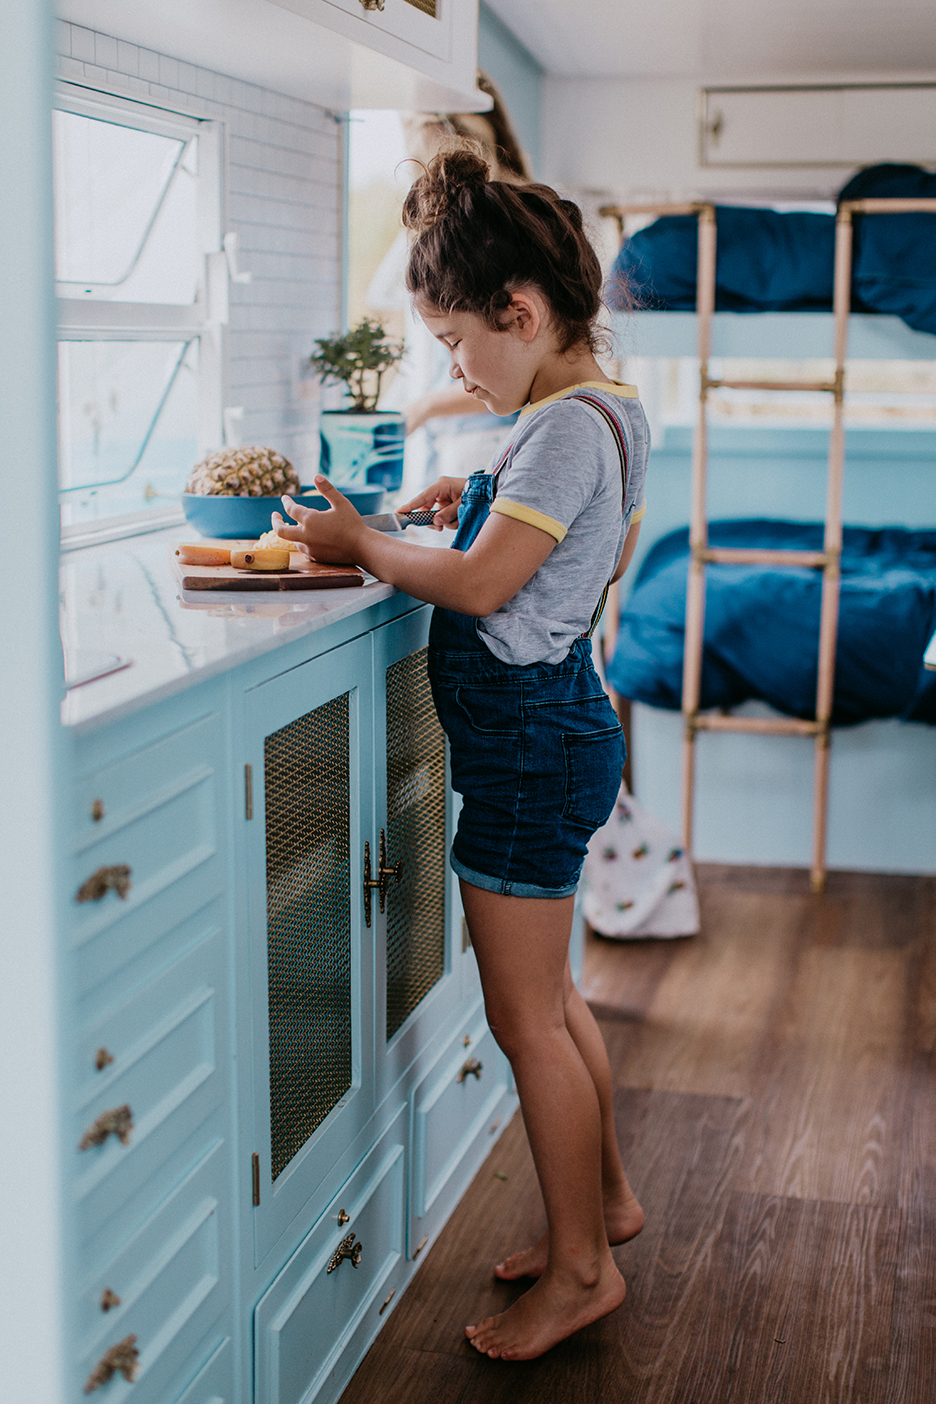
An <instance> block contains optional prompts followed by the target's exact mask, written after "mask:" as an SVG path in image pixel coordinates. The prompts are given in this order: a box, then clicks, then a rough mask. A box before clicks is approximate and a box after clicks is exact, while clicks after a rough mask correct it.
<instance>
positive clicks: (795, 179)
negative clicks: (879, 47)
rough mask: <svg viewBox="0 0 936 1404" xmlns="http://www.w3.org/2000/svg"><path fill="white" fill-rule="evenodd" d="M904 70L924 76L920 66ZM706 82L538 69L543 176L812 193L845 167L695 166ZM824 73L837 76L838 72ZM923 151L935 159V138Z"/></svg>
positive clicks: (830, 190)
mask: <svg viewBox="0 0 936 1404" xmlns="http://www.w3.org/2000/svg"><path fill="white" fill-rule="evenodd" d="M900 77H901V75H899V74H894V73H888V74H880V75H877V77H875V75H868V74H864V75H862V78H863V79H864V80H865V81H879V82H894V81H898V80H899V79H900ZM912 77H913V79H914V80H915V81H930V79H928V78H927V75H921V74H915V75H912ZM707 81H708V79H707V78H706V77H705V76H704V75H702V74H699V75H697V76H693V77H672V78H557V77H552V76H549V75H547V76H546V77H545V78H544V79H543V130H542V152H543V156H542V169H543V178H544V179H545V180H547V181H551V182H553V183H557V184H561V185H563V186H565V187H566V188H570V189H578V190H591V191H601V192H607V193H609V194H614V195H615V196H616V197H618V198H622V199H623V198H627V199H630V200H639V199H647V200H650V199H652V200H681V199H686V198H691V197H698V196H703V195H707V196H711V197H714V198H723V197H728V198H732V199H734V200H738V199H743V198H745V197H746V198H749V199H752V200H754V199H771V198H777V199H781V198H786V199H791V200H816V199H829V198H831V197H832V196H833V195H834V194H835V192H836V191H837V190H838V189H839V188H840V187H841V186H842V185H843V184H844V183H845V181H846V180H847V179H848V177H849V176H850V175H851V174H852V173H853V170H854V167H848V166H842V167H822V168H808V167H806V168H802V167H800V168H798V167H785V168H782V169H769V168H763V169H760V170H757V169H754V170H730V169H724V168H722V169H716V168H703V167H702V166H700V165H699V123H698V115H699V91H700V88H701V87H702V85H703V84H704V83H706V82H707ZM758 81H770V80H766V79H765V80H758ZM776 81H783V80H782V79H778V80H776ZM788 81H793V82H796V81H797V80H796V79H795V78H793V79H788ZM799 81H800V82H802V81H803V80H802V77H800V79H799ZM809 81H810V82H821V81H822V76H821V75H818V76H816V75H810V79H809ZM830 81H837V82H843V81H847V78H846V75H844V74H838V75H836V77H835V78H834V79H832V80H830ZM932 157H933V159H934V160H936V139H934V141H933V152H932Z"/></svg>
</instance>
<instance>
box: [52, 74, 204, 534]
mask: <svg viewBox="0 0 936 1404" xmlns="http://www.w3.org/2000/svg"><path fill="white" fill-rule="evenodd" d="M53 106H54V107H55V108H57V109H60V110H62V111H65V112H73V113H76V114H77V115H79V116H84V117H90V118H94V119H97V120H100V121H105V122H112V123H116V124H117V125H121V126H129V127H135V128H137V129H138V130H141V131H148V132H154V133H156V134H158V135H161V136H170V137H173V138H175V139H177V140H186V141H188V140H190V139H191V138H192V137H193V136H197V138H198V177H197V180H198V185H197V230H198V234H197V237H198V242H199V245H200V249H201V252H202V255H203V258H204V266H203V272H202V274H201V276H200V278H199V281H198V288H197V293H196V298H195V301H194V302H193V303H183V304H177V303H146V302H120V301H117V300H115V299H113V298H110V297H106V296H105V297H101V296H100V295H98V296H95V292H96V289H95V288H94V287H93V286H92V287H91V288H89V290H88V293H87V295H85V296H75V293H76V292H77V290H78V289H79V288H80V287H82V286H84V287H86V288H87V287H88V285H87V284H84V285H82V284H78V283H73V282H67V283H66V282H60V281H58V280H57V281H56V283H55V303H56V342H60V341H130V342H132V341H147V342H152V341H181V340H184V341H192V340H197V341H198V372H197V374H198V423H197V437H198V455H199V457H203V456H204V455H205V454H206V453H208V452H210V451H211V450H212V449H214V448H217V447H218V445H219V444H221V443H223V442H224V415H223V409H224V404H225V391H226V379H227V376H226V366H227V324H228V312H229V304H228V285H229V280H230V273H231V270H230V268H229V258H228V255H227V253H226V252H225V241H224V238H223V233H222V231H223V229H224V225H225V208H226V201H225V195H226V191H225V160H224V157H225V124H224V122H223V121H219V120H218V119H216V118H209V117H199V116H197V115H195V114H193V113H186V112H179V111H176V110H174V109H169V108H165V107H162V106H160V105H159V104H157V103H153V102H146V101H140V100H138V99H133V98H127V97H123V96H120V95H118V94H115V93H111V92H108V91H106V90H103V89H100V88H95V87H91V86H86V85H83V84H79V83H74V82H59V83H57V84H56V85H55V90H54V95H53ZM183 520H184V518H183V514H182V508H181V504H179V505H178V506H174V507H167V509H166V510H165V511H152V510H150V511H148V510H145V509H144V510H143V511H141V512H138V513H132V514H130V515H125V516H117V515H115V516H112V517H102V518H100V520H98V521H92V522H80V523H74V524H71V525H68V526H63V527H62V549H63V550H69V549H77V548H79V547H82V546H87V545H90V544H93V543H94V542H98V541H110V540H115V539H117V538H118V537H125V536H134V535H143V534H145V533H147V532H151V531H159V530H161V529H162V528H163V527H166V526H172V525H176V524H178V523H180V522H182V521H183Z"/></svg>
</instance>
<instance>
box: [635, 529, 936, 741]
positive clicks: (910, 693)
mask: <svg viewBox="0 0 936 1404" xmlns="http://www.w3.org/2000/svg"><path fill="white" fill-rule="evenodd" d="M822 530H823V529H822V525H821V523H813V522H782V521H766V520H752V521H723V522H712V523H711V524H710V527H709V540H710V542H711V544H712V545H713V546H769V547H786V548H792V549H795V550H820V549H821V547H822ZM688 560H689V533H688V531H687V530H681V531H674V532H671V533H670V534H669V535H668V536H664V537H662V538H661V540H659V541H658V542H656V544H655V545H654V546H653V547H652V549H651V550H650V552H649V553H648V555H647V557H646V559H645V560H644V563H643V565H642V566H641V569H640V572H639V574H638V576H637V581H636V584H635V587H634V592H633V594H632V596H631V598H630V601H629V603H628V605H627V608H626V609H625V610H624V611H623V612H622V615H621V623H620V630H619V633H618V638H617V644H616V647H615V651H614V656H613V658H612V660H611V662H610V665H609V667H608V670H607V671H608V681H609V682H610V683H611V685H612V687H614V688H615V690H616V691H617V692H618V693H620V694H621V696H623V697H629V698H631V699H632V700H634V701H639V702H647V703H649V704H650V705H652V706H655V707H666V708H670V709H678V708H679V706H680V699H681V694H682V664H683V639H684V616H685V610H686V576H687V570H688ZM706 581H707V589H706V604H705V646H704V651H703V666H702V694H701V706H702V707H703V708H706V707H734V706H737V705H738V704H739V703H740V702H744V701H746V700H748V699H749V698H760V699H762V700H763V701H765V702H769V703H770V704H771V705H772V706H773V707H775V708H776V709H777V710H778V711H780V712H785V713H787V714H788V715H791V716H796V717H811V716H814V715H815V711H814V708H815V695H816V653H817V640H818V633H819V604H820V592H821V575H820V573H819V572H818V571H812V570H806V569H800V568H797V567H793V568H790V567H785V568H782V569H781V568H775V567H765V566H709V567H707V569H706ZM934 629H936V531H905V530H903V529H901V528H898V527H887V528H883V529H880V530H873V529H869V528H864V527H846V528H845V532H844V546H843V551H842V593H841V612H840V617H839V636H838V650H837V654H836V670H835V704H834V710H833V715H832V720H833V722H834V723H835V725H838V726H847V725H852V724H854V723H856V722H861V721H865V720H868V719H869V718H871V717H902V718H903V719H905V720H908V721H925V722H929V723H930V724H931V725H936V674H933V673H928V672H926V671H925V670H924V669H923V662H922V660H923V652H924V649H925V648H926V645H927V643H928V642H929V639H930V637H931V635H932V633H933V631H934Z"/></svg>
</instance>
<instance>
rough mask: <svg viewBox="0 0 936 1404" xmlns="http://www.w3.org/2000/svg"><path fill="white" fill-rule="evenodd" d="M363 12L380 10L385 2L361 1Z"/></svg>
mask: <svg viewBox="0 0 936 1404" xmlns="http://www.w3.org/2000/svg"><path fill="white" fill-rule="evenodd" d="M361 4H362V5H363V6H364V8H365V10H382V9H383V7H384V4H385V0H361Z"/></svg>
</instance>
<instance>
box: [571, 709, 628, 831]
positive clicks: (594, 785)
mask: <svg viewBox="0 0 936 1404" xmlns="http://www.w3.org/2000/svg"><path fill="white" fill-rule="evenodd" d="M562 749H563V752H564V754H565V804H564V806H563V810H562V814H563V817H564V818H565V819H568V821H569V823H570V824H578V825H580V826H581V827H582V828H583V829H588V830H590V831H591V832H592V833H593V832H594V831H595V829H600V828H601V826H602V824H604V823H605V822H606V820H607V819H608V817H609V815H610V814H611V811H612V810H613V808H614V804H615V800H616V799H617V797H618V791H619V790H620V788H621V772H622V771H623V769H624V755H625V751H624V733H623V732H622V731H621V728H620V726H608V727H603V728H602V729H601V730H600V731H567V732H564V733H563V737H562Z"/></svg>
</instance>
